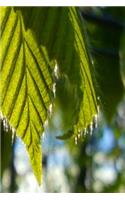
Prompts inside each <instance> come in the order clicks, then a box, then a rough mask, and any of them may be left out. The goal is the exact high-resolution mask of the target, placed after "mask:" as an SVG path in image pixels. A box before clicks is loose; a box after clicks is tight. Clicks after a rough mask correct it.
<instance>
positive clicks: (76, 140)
mask: <svg viewBox="0 0 125 200" xmlns="http://www.w3.org/2000/svg"><path fill="white" fill-rule="evenodd" d="M75 144H76V145H77V144H78V138H77V137H75Z"/></svg>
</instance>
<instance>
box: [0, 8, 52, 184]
mask: <svg viewBox="0 0 125 200" xmlns="http://www.w3.org/2000/svg"><path fill="white" fill-rule="evenodd" d="M0 14H1V19H0V27H1V36H0V50H1V54H0V61H1V68H0V73H1V111H2V114H3V116H5V117H6V118H7V120H8V121H9V123H10V125H11V126H12V127H14V128H15V130H16V134H17V135H18V136H19V137H20V138H21V139H22V140H23V142H24V144H25V145H26V148H27V151H28V153H29V156H30V160H31V164H32V168H33V170H34V174H35V176H36V178H37V180H38V182H39V183H40V182H41V174H42V173H41V163H42V159H41V147H40V136H41V134H42V131H43V124H44V121H45V120H46V114H47V108H48V105H49V103H50V89H51V85H52V79H51V76H50V73H49V70H48V69H49V63H48V61H47V58H46V57H45V55H44V52H43V51H42V48H39V46H38V44H37V43H36V41H35V39H34V37H33V35H32V32H31V31H30V30H27V31H26V30H25V28H24V23H23V19H22V16H21V13H20V12H15V11H14V9H13V8H0Z"/></svg>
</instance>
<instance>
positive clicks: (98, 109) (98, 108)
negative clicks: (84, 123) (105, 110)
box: [97, 105, 100, 114]
mask: <svg viewBox="0 0 125 200" xmlns="http://www.w3.org/2000/svg"><path fill="white" fill-rule="evenodd" d="M99 111H100V107H99V105H98V106H97V113H98V114H99Z"/></svg>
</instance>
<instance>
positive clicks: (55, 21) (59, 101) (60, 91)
mask: <svg viewBox="0 0 125 200" xmlns="http://www.w3.org/2000/svg"><path fill="white" fill-rule="evenodd" d="M18 9H21V11H22V14H23V17H24V19H25V20H24V21H25V26H26V28H27V29H31V30H32V31H33V32H34V35H35V37H36V39H37V41H38V43H40V44H41V45H42V46H43V45H44V46H45V47H46V49H47V52H48V55H49V58H50V60H53V59H55V60H56V62H55V64H56V67H57V68H58V70H57V71H58V77H56V78H55V79H56V80H55V82H56V98H55V101H54V103H53V120H56V118H59V116H61V117H60V121H61V122H60V126H59V127H56V128H55V129H58V128H59V130H61V132H62V133H64V134H66V133H67V134H68V135H69V136H71V135H72V134H69V132H70V133H71V132H72V131H71V130H73V131H74V132H75V135H78V134H79V131H81V133H82V132H83V131H84V130H86V129H87V128H88V126H90V127H92V122H93V119H94V116H95V115H96V114H97V100H96V95H95V90H94V85H93V80H92V73H93V69H92V68H93V66H92V64H91V60H90V57H89V54H88V50H87V46H86V44H85V43H86V34H85V32H84V30H83V28H82V27H83V26H84V22H83V21H82V20H81V17H80V15H79V13H78V9H76V8H73V7H69V8H66V7H64V8H58V7H54V8H43V7H42V8H37V9H36V8H25V9H24V8H18ZM29 18H30V19H32V20H30V21H29V20H28V19H29ZM45 19H46V20H45ZM58 123H59V121H58ZM56 124H57V123H56ZM74 124H75V126H74ZM51 128H52V126H51ZM67 134H66V137H67ZM64 138H65V137H64Z"/></svg>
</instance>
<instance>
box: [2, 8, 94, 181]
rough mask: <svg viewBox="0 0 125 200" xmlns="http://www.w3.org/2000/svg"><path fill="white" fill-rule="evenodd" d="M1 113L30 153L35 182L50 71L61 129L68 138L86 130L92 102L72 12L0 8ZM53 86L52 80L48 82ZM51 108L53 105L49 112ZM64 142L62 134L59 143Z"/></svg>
mask: <svg viewBox="0 0 125 200" xmlns="http://www.w3.org/2000/svg"><path fill="white" fill-rule="evenodd" d="M0 12H1V21H0V26H1V38H0V49H1V52H2V53H1V55H0V56H1V57H0V59H1V69H0V73H1V111H2V114H3V116H5V117H6V118H7V119H8V121H9V123H10V125H11V126H12V127H14V128H15V130H16V133H17V135H18V136H19V137H20V138H21V139H22V140H23V142H24V143H25V145H26V148H27V150H28V152H29V155H30V160H31V164H32V168H33V170H34V174H35V175H36V177H37V180H38V182H39V183H40V180H41V162H42V161H41V149H40V136H41V134H42V131H43V125H44V122H45V120H46V116H47V109H48V106H49V104H50V102H51V87H52V73H51V72H52V70H53V71H54V68H52V67H51V70H50V63H54V62H55V63H56V65H57V67H58V72H59V73H58V77H55V79H53V80H55V83H56V97H55V101H54V102H53V105H54V106H55V104H57V105H58V106H59V109H60V110H61V112H62V115H61V117H62V124H61V126H62V129H61V131H62V132H64V133H67V132H68V137H70V136H72V134H71V132H72V131H73V133H74V136H78V135H79V132H80V133H82V132H83V131H86V129H87V128H89V129H90V131H91V130H92V122H93V119H94V116H95V115H96V114H97V100H96V95H95V90H94V85H93V80H92V65H91V60H90V58H89V54H88V51H87V47H86V42H85V33H84V31H83V29H82V26H83V25H84V23H83V22H82V21H81V18H80V16H79V14H78V12H77V9H76V8H72V7H68V8H66V7H63V8H58V7H55V8H49V7H48V8H43V7H40V8H35V7H33V8H1V10H0ZM53 83H54V81H53ZM54 109H56V106H55V108H54ZM65 138H67V134H66V137H65V136H64V139H65Z"/></svg>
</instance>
